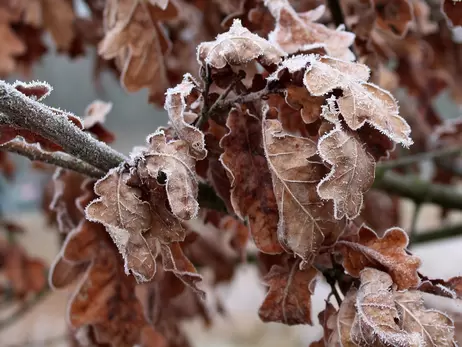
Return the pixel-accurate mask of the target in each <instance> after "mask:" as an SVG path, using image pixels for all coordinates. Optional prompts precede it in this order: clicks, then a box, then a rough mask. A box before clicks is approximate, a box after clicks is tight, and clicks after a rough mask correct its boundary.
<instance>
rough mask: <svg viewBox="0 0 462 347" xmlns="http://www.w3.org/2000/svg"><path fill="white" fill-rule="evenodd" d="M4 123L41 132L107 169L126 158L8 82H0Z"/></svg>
mask: <svg viewBox="0 0 462 347" xmlns="http://www.w3.org/2000/svg"><path fill="white" fill-rule="evenodd" d="M0 124H4V125H8V126H12V127H15V128H22V129H26V130H29V131H32V132H34V133H37V134H40V135H41V136H43V137H44V138H46V139H48V140H50V141H52V142H54V143H56V144H58V145H60V146H61V147H62V148H63V149H64V151H65V152H66V153H68V154H71V155H73V156H75V157H77V158H79V159H81V160H83V161H85V162H87V163H88V164H91V165H93V166H95V167H97V168H100V169H101V170H103V171H105V172H106V171H109V170H110V169H111V168H113V167H116V166H118V165H119V164H120V163H121V162H122V161H124V160H125V159H126V158H125V157H124V156H123V155H122V154H121V153H119V152H117V151H116V150H114V149H112V148H111V147H109V146H107V145H106V144H105V143H103V142H101V141H98V140H97V139H95V138H93V137H92V136H91V135H90V134H87V133H85V132H84V131H82V130H81V129H79V128H78V127H77V126H75V125H74V124H72V123H71V122H69V121H68V119H67V118H66V117H65V116H61V115H56V114H55V113H53V112H52V111H50V109H49V108H47V106H46V105H44V104H42V103H40V102H38V101H35V100H33V99H31V98H28V97H27V96H25V95H23V94H22V93H21V92H19V91H18V90H16V89H15V88H14V87H13V86H11V85H10V84H8V83H6V82H5V81H0Z"/></svg>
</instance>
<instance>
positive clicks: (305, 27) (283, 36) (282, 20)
mask: <svg viewBox="0 0 462 347" xmlns="http://www.w3.org/2000/svg"><path fill="white" fill-rule="evenodd" d="M265 4H266V6H267V7H268V9H269V11H270V12H271V14H272V15H273V16H274V18H275V19H276V28H275V29H274V31H272V32H271V33H270V34H269V36H268V38H269V41H270V42H272V43H274V44H277V45H278V46H280V47H281V48H282V49H283V50H284V51H285V52H287V53H289V54H292V53H295V52H298V51H304V50H308V49H310V48H312V47H313V46H315V45H321V46H323V47H324V48H325V50H326V52H327V54H328V55H330V56H333V57H336V58H340V59H345V60H350V61H351V60H354V59H355V56H354V54H353V52H352V51H351V50H350V49H349V47H350V46H351V45H352V44H353V42H354V39H355V35H354V34H353V33H350V32H346V31H343V30H342V29H341V28H339V29H337V30H333V29H329V28H328V27H326V26H325V25H323V24H320V23H315V22H316V21H317V20H319V19H320V18H321V17H322V15H323V14H324V11H325V6H324V5H320V6H319V7H317V8H316V9H314V10H311V11H308V12H304V13H296V12H295V10H294V9H293V8H292V6H291V5H290V3H289V1H288V0H265Z"/></svg>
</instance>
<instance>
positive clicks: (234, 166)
mask: <svg viewBox="0 0 462 347" xmlns="http://www.w3.org/2000/svg"><path fill="white" fill-rule="evenodd" d="M226 125H227V127H228V129H230V132H229V133H228V134H227V135H226V136H225V137H223V139H222V140H221V141H220V146H221V147H222V148H223V149H224V153H223V154H222V155H221V157H220V161H221V163H222V164H223V166H224V167H225V169H226V170H227V171H228V174H229V176H230V181H231V187H232V189H231V204H232V206H233V209H234V211H235V212H236V214H237V215H238V216H239V217H240V218H241V219H243V220H244V219H247V218H248V219H249V226H250V232H251V234H252V237H253V240H254V242H255V244H256V245H257V247H258V249H259V250H260V251H262V252H265V253H280V252H282V250H283V249H282V248H281V245H280V244H279V241H278V239H277V223H278V209H277V203H276V199H275V197H274V193H273V187H272V181H271V173H270V171H269V169H268V164H267V162H266V158H265V154H264V151H263V148H262V133H261V121H260V120H259V119H258V118H257V117H255V116H254V115H251V114H249V113H244V112H242V111H241V110H240V109H233V110H231V112H230V113H229V115H228V119H227V123H226Z"/></svg>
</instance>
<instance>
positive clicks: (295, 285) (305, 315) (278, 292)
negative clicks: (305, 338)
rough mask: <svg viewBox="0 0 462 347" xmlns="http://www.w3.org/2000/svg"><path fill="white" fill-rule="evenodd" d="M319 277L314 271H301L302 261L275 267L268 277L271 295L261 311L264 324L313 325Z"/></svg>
mask: <svg viewBox="0 0 462 347" xmlns="http://www.w3.org/2000/svg"><path fill="white" fill-rule="evenodd" d="M317 274H318V271H317V270H316V269H315V268H314V267H308V268H305V269H300V260H295V259H292V260H290V261H288V262H286V263H285V264H284V265H283V266H280V265H273V267H272V268H271V270H270V272H269V273H268V274H267V275H266V276H265V282H266V284H267V285H268V286H269V291H268V294H266V297H265V300H264V301H263V303H262V305H261V307H260V309H259V311H258V315H259V316H260V318H261V319H262V320H263V321H264V322H279V323H283V324H287V325H296V324H310V325H311V324H312V322H311V295H312V294H313V293H314V287H315V284H316V276H317Z"/></svg>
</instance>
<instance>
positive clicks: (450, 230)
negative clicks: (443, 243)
mask: <svg viewBox="0 0 462 347" xmlns="http://www.w3.org/2000/svg"><path fill="white" fill-rule="evenodd" d="M456 236H462V224H456V225H450V226H447V227H442V228H438V229H434V230H429V231H423V232H420V233H417V234H415V235H414V241H413V243H412V244H413V245H417V244H423V243H428V242H432V241H437V240H445V239H448V238H451V237H456Z"/></svg>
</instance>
